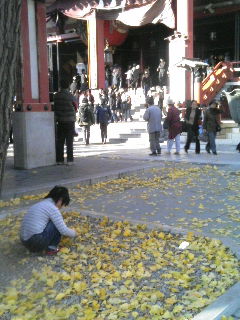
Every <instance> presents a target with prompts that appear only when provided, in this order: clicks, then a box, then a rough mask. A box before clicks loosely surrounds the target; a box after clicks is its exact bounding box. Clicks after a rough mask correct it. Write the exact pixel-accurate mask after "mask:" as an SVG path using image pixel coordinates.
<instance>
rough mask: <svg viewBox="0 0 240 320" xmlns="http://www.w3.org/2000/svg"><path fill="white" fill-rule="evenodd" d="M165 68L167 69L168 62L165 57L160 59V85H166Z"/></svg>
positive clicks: (158, 70) (158, 69)
mask: <svg viewBox="0 0 240 320" xmlns="http://www.w3.org/2000/svg"><path fill="white" fill-rule="evenodd" d="M165 70H166V62H165V61H164V60H163V59H160V61H159V66H158V67H157V72H158V81H159V85H160V87H162V86H163V85H164V77H165Z"/></svg>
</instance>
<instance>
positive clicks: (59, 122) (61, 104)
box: [54, 79, 76, 165]
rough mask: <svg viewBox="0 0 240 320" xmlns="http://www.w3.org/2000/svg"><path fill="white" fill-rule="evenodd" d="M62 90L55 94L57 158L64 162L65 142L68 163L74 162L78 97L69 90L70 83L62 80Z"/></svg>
mask: <svg viewBox="0 0 240 320" xmlns="http://www.w3.org/2000/svg"><path fill="white" fill-rule="evenodd" d="M60 88H61V89H60V91H59V92H57V93H56V94H55V95H54V113H55V121H56V126H57V141H56V160H57V164H64V144H65V142H66V145H67V164H68V165H71V164H73V136H74V133H75V120H76V112H75V107H76V99H75V97H74V96H73V95H72V94H71V93H70V92H69V90H68V88H69V83H68V82H67V81H66V80H64V79H63V80H61V81H60Z"/></svg>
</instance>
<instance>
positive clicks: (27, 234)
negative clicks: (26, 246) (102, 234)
mask: <svg viewBox="0 0 240 320" xmlns="http://www.w3.org/2000/svg"><path fill="white" fill-rule="evenodd" d="M50 220H51V221H52V222H53V224H54V225H55V227H56V228H57V229H58V231H59V232H60V233H61V234H62V235H64V236H68V237H75V236H76V232H75V231H74V230H72V229H70V228H68V227H67V226H66V224H65V222H64V220H63V217H62V215H61V212H60V211H59V209H58V208H57V207H56V205H55V203H54V201H53V200H52V199H51V198H47V199H44V200H42V201H40V202H38V203H36V204H34V205H33V206H32V207H31V208H30V209H29V210H28V212H27V214H26V215H25V216H24V218H23V221H22V225H21V231H20V238H21V239H22V240H24V241H26V240H28V239H30V238H31V237H32V236H33V235H35V234H39V233H42V232H43V230H44V229H45V228H46V225H47V224H48V222H49V221H50Z"/></svg>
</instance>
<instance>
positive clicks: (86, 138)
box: [83, 125, 90, 144]
mask: <svg viewBox="0 0 240 320" xmlns="http://www.w3.org/2000/svg"><path fill="white" fill-rule="evenodd" d="M83 139H84V143H85V144H89V139H90V125H88V126H84V136H83Z"/></svg>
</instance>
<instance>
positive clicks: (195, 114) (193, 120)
mask: <svg viewBox="0 0 240 320" xmlns="http://www.w3.org/2000/svg"><path fill="white" fill-rule="evenodd" d="M185 121H186V126H187V128H186V129H187V142H186V144H185V146H184V150H185V152H186V153H188V149H189V148H190V144H191V142H192V141H193V140H194V138H195V140H196V148H195V153H200V141H199V139H198V135H199V131H198V127H199V125H200V124H201V110H200V108H199V107H198V103H197V101H196V100H192V101H191V106H190V107H187V109H186V115H185Z"/></svg>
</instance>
